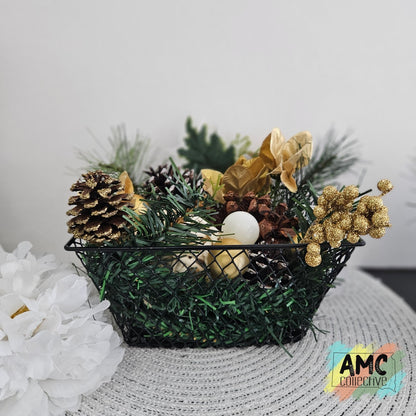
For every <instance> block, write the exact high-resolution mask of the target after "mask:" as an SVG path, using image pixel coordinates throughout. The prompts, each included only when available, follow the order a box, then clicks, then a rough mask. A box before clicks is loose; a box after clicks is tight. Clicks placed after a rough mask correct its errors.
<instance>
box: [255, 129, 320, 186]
mask: <svg viewBox="0 0 416 416" xmlns="http://www.w3.org/2000/svg"><path fill="white" fill-rule="evenodd" d="M311 155H312V135H311V134H310V133H309V132H308V131H302V132H300V133H298V134H296V135H295V136H293V137H291V138H290V139H289V140H288V141H287V142H285V139H284V137H283V135H282V133H281V131H280V129H278V128H275V129H273V130H272V132H271V133H270V134H269V135H268V136H267V137H266V138H265V139H264V141H263V143H262V146H261V148H260V156H259V157H260V158H261V159H262V160H263V163H264V164H265V166H267V168H268V169H269V171H270V174H271V175H277V174H280V179H281V181H282V182H283V184H284V185H285V186H286V187H287V188H288V189H289V191H291V192H296V191H297V189H298V188H297V185H296V181H295V178H294V177H293V174H294V173H295V171H296V170H297V169H299V168H301V167H304V166H306V165H307V164H308V163H309V160H310V158H311Z"/></svg>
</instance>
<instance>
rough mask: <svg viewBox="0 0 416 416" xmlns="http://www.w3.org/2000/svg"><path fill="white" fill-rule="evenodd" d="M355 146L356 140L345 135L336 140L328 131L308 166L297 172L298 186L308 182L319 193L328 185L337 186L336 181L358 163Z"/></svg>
mask: <svg viewBox="0 0 416 416" xmlns="http://www.w3.org/2000/svg"><path fill="white" fill-rule="evenodd" d="M356 146H357V141H356V140H351V139H350V137H349V136H347V135H343V136H342V137H340V138H337V137H336V135H335V132H334V130H330V131H329V132H328V133H327V134H326V136H325V138H324V139H323V141H322V142H321V144H320V145H318V146H316V149H315V151H314V155H313V157H312V159H311V161H310V162H309V165H308V166H307V167H306V168H304V169H301V170H300V171H299V174H298V180H297V183H298V186H301V185H304V184H306V183H308V182H310V183H312V184H313V186H314V187H315V188H316V189H317V190H318V191H321V190H322V189H323V187H324V186H326V185H328V184H331V185H337V184H338V183H337V182H336V179H337V178H338V177H339V176H340V175H342V174H343V173H346V172H348V171H350V170H351V168H352V167H353V166H354V165H356V164H357V163H358V162H359V161H360V158H359V156H358V154H357V150H356Z"/></svg>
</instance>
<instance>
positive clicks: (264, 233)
mask: <svg viewBox="0 0 416 416" xmlns="http://www.w3.org/2000/svg"><path fill="white" fill-rule="evenodd" d="M224 200H225V204H224V205H223V206H222V207H221V209H220V210H219V213H218V215H217V223H218V224H221V223H223V222H224V219H225V217H226V216H227V215H229V214H231V213H232V212H234V211H246V212H249V213H250V214H252V215H253V216H254V217H255V218H256V219H257V221H258V223H259V226H260V238H259V240H260V241H259V242H262V243H267V244H281V243H290V238H293V237H295V235H296V232H295V231H294V230H293V228H295V229H296V227H297V226H298V220H297V218H296V217H288V216H287V215H286V213H287V209H288V208H287V205H286V204H284V203H279V204H277V206H276V207H275V208H274V209H272V203H271V200H270V195H263V196H256V195H255V194H254V192H248V193H247V194H246V195H244V196H242V197H241V196H239V195H238V194H236V193H235V192H232V191H230V192H227V193H226V194H225V195H224Z"/></svg>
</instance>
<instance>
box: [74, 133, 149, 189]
mask: <svg viewBox="0 0 416 416" xmlns="http://www.w3.org/2000/svg"><path fill="white" fill-rule="evenodd" d="M108 144H109V149H106V148H105V147H104V146H103V145H102V144H101V143H99V145H100V147H101V149H102V152H103V153H104V154H101V153H100V152H97V151H95V152H85V151H83V150H78V151H77V156H78V158H79V159H81V160H83V161H84V162H85V163H86V166H85V167H84V169H85V170H87V171H95V170H101V171H103V172H104V173H108V174H113V175H120V173H122V172H123V171H127V173H128V174H129V177H130V178H131V180H132V181H133V184H134V185H135V187H136V188H137V187H138V185H139V184H140V183H142V181H143V177H144V173H143V168H144V165H145V163H146V160H147V158H148V153H149V144H150V140H149V139H147V138H142V137H141V136H140V135H139V133H136V136H135V137H134V139H133V140H130V139H129V138H128V136H127V132H126V127H125V126H124V125H118V126H116V127H114V128H112V129H111V136H110V137H109V138H108Z"/></svg>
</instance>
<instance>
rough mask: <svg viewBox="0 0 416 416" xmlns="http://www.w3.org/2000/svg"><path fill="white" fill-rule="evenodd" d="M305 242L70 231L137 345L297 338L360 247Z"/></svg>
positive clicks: (123, 327) (231, 343) (79, 253)
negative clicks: (313, 246)
mask: <svg viewBox="0 0 416 416" xmlns="http://www.w3.org/2000/svg"><path fill="white" fill-rule="evenodd" d="M364 244H365V242H364V241H363V240H360V241H359V242H358V243H357V244H349V243H347V242H344V243H343V244H342V245H341V247H339V248H331V247H330V246H329V245H323V246H322V248H321V255H322V263H321V264H320V265H319V266H317V267H310V266H308V265H307V264H306V263H305V260H304V258H305V254H306V244H272V245H267V244H264V245H263V244H257V245H238V246H229V245H228V246H226V245H214V246H213V245H204V246H179V247H95V246H91V245H87V244H86V243H84V242H82V241H81V240H76V239H74V238H72V239H71V240H70V241H69V242H68V243H67V244H66V245H65V250H68V251H75V253H76V255H77V256H78V258H79V259H80V261H81V262H82V264H83V266H84V267H85V269H86V271H87V274H88V275H89V277H90V278H91V279H92V281H93V283H94V285H95V286H96V288H97V289H98V291H99V292H100V295H101V298H105V299H108V300H109V301H110V302H111V306H110V310H111V312H112V314H113V316H114V319H115V321H116V323H117V324H118V326H119V327H120V330H121V332H122V334H123V337H124V340H125V342H126V343H127V344H128V345H130V346H137V347H139V346H140V347H237V346H248V345H263V344H277V345H283V344H285V343H289V342H296V341H299V340H300V339H301V338H302V337H303V336H304V335H305V334H306V332H307V331H308V330H309V329H311V328H312V329H314V328H315V327H314V325H313V321H312V320H313V316H314V314H315V312H316V311H317V309H318V307H319V305H320V303H321V301H322V299H323V298H324V296H325V294H326V293H327V291H328V290H329V288H330V287H331V286H332V283H333V282H334V279H335V278H336V276H337V275H338V273H339V272H340V271H341V269H342V268H343V267H344V266H345V265H346V263H347V261H348V259H349V258H350V256H351V254H352V252H353V251H354V249H355V247H357V246H363V245H364Z"/></svg>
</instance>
